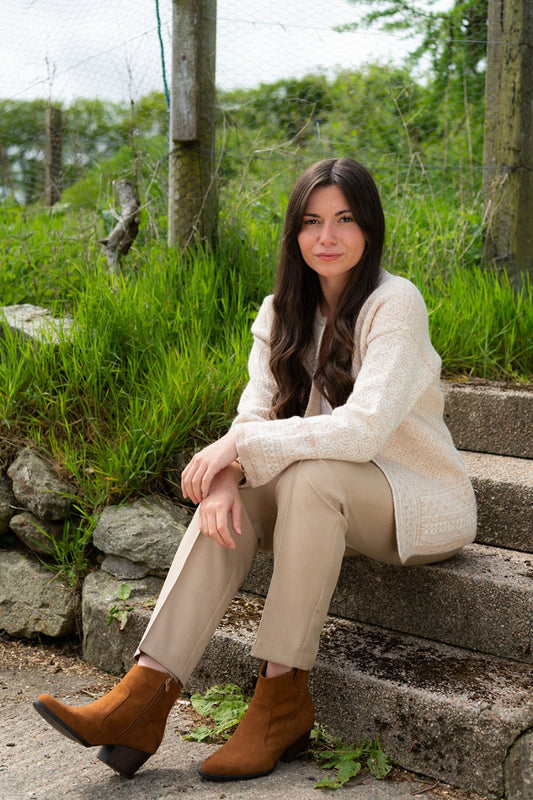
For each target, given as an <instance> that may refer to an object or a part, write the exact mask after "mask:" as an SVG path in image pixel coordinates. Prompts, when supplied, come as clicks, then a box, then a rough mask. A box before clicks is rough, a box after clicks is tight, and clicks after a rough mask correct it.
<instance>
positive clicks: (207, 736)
mask: <svg viewBox="0 0 533 800" xmlns="http://www.w3.org/2000/svg"><path fill="white" fill-rule="evenodd" d="M191 703H192V706H193V708H194V710H195V711H196V713H197V714H199V715H200V716H202V717H210V718H211V720H212V724H211V725H201V726H199V727H198V728H195V729H194V730H193V731H192V732H191V733H190V734H188V735H187V736H186V737H185V738H186V739H190V740H191V741H193V742H209V741H212V740H213V739H216V737H218V736H222V737H223V738H225V739H229V737H230V731H231V730H232V729H233V728H234V727H236V726H237V725H238V724H239V722H240V721H241V719H242V718H243V717H244V714H245V712H246V709H247V708H248V701H247V700H245V699H244V697H243V694H242V690H241V689H240V687H239V686H236V685H235V684H234V683H227V684H226V685H225V686H220V685H217V686H213V687H212V688H211V689H208V690H207V692H206V693H205V694H204V695H202V694H201V693H200V692H196V693H195V694H193V695H192V697H191Z"/></svg>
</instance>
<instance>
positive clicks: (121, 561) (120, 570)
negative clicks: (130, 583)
mask: <svg viewBox="0 0 533 800" xmlns="http://www.w3.org/2000/svg"><path fill="white" fill-rule="evenodd" d="M101 568H102V569H103V570H104V572H108V573H109V574H110V575H112V576H113V577H114V578H120V579H121V580H140V578H145V577H146V576H147V575H149V574H150V570H149V569H148V567H146V566H144V565H143V564H135V563H134V562H133V561H130V559H129V558H121V557H120V556H105V558H104V559H103V561H102V564H101Z"/></svg>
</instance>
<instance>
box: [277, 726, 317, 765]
mask: <svg viewBox="0 0 533 800" xmlns="http://www.w3.org/2000/svg"><path fill="white" fill-rule="evenodd" d="M310 739H311V731H307V732H306V733H304V734H303V735H302V736H300V738H299V739H296V741H295V742H294V743H293V744H291V746H290V747H287V749H286V750H285V751H284V752H283V753H282V754H281V761H285V762H286V763H289V762H291V761H294V760H295V759H296V758H298V756H300V755H301V754H302V753H304V752H305V751H306V750H308V749H309V741H310Z"/></svg>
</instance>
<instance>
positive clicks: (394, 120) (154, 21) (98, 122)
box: [0, 0, 480, 208]
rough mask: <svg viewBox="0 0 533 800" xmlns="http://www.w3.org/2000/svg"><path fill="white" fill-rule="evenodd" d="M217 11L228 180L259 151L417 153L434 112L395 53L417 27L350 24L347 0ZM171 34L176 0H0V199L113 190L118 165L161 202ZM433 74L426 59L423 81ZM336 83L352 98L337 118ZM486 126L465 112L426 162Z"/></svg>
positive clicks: (385, 161) (355, 11)
mask: <svg viewBox="0 0 533 800" xmlns="http://www.w3.org/2000/svg"><path fill="white" fill-rule="evenodd" d="M441 5H442V6H446V5H447V6H448V7H450V6H451V5H452V0H449V2H447V3H446V0H442V2H441ZM216 15H217V20H216V25H217V34H216V35H217V39H216V41H217V46H216V50H217V67H216V83H217V88H218V100H217V103H218V112H217V114H218V116H217V158H218V168H219V173H220V175H221V179H222V185H224V184H225V183H227V182H228V181H230V180H231V179H232V178H235V176H236V174H237V173H238V172H239V171H240V170H242V169H243V168H246V170H247V171H248V172H251V173H253V169H252V168H251V167H252V162H257V163H259V164H260V163H261V162H262V161H263V162H264V161H265V160H268V161H274V162H275V164H276V166H277V168H279V169H283V166H284V164H285V165H286V168H287V169H288V170H291V169H292V168H293V167H294V168H299V166H300V161H301V160H302V158H304V156H303V152H304V150H303V148H305V158H306V159H307V161H309V159H310V158H311V157H314V156H316V157H318V158H320V157H324V156H327V155H330V154H338V153H339V152H343V153H348V152H349V153H350V154H351V153H356V154H361V153H362V154H363V156H364V155H365V153H366V152H367V151H368V152H371V153H372V160H373V161H374V162H375V161H376V160H378V161H381V162H382V166H383V165H388V166H387V169H390V170H391V171H394V170H395V169H397V168H398V163H399V160H400V161H401V162H402V163H403V164H404V166H405V168H409V166H410V165H411V167H412V163H413V159H414V156H413V154H414V152H415V150H416V146H417V137H419V138H421V137H422V138H423V137H424V135H425V132H426V131H427V129H428V126H431V124H432V122H431V121H428V120H426V121H425V120H424V119H423V116H424V112H423V110H422V109H421V108H417V98H418V93H419V87H418V85H416V84H413V79H412V73H410V72H409V71H407V70H402V68H401V66H400V62H401V60H402V58H403V57H405V56H406V54H407V53H408V52H409V51H410V50H412V48H413V41H412V40H411V39H408V40H406V39H405V37H404V36H403V35H402V34H401V33H399V32H395V33H383V32H380V31H378V30H373V29H365V28H359V29H355V30H342V28H343V26H347V25H349V24H350V23H351V22H354V21H356V20H357V19H358V17H359V16H360V6H359V5H358V4H353V3H350V2H349V0H316V1H313V2H308V0H292V1H291V2H290V3H287V2H284V0H239V1H237V0H218V3H217V11H216ZM171 35H172V0H113V1H112V2H109V0H90V2H89V0H79V2H77V3H72V2H71V0H54V2H50V0H3V2H2V28H1V31H0V204H2V205H3V206H4V207H8V206H9V205H12V204H30V203H35V202H43V201H44V202H47V203H48V204H52V203H55V202H57V201H58V200H59V199H61V198H64V197H65V196H66V197H68V202H69V203H79V204H81V205H83V204H84V203H89V202H91V203H94V202H100V203H103V202H104V199H105V200H106V201H107V199H108V196H109V192H110V186H111V179H112V177H115V178H116V177H134V178H136V179H137V181H140V182H141V185H140V187H139V188H140V191H141V194H144V195H145V196H144V197H143V202H152V203H156V204H157V202H158V201H159V200H161V202H162V205H161V208H162V207H163V201H164V195H165V193H166V188H165V181H166V178H167V174H166V171H167V170H168V163H167V162H168V154H169V149H168V108H169V83H170V63H171V44H172V43H171ZM426 66H427V65H426ZM361 71H366V75H367V78H366V80H365V81H361V80H360V78H359V77H358V76H359V75H360V73H361ZM423 73H424V62H422V65H421V66H420V67H419V71H418V81H420V83H423V81H424V74H423ZM369 76H370V77H369ZM333 84H335V85H334V87H333ZM332 87H333V88H332ZM333 93H334V94H335V96H336V97H338V96H344V99H345V102H344V103H343V106H342V108H339V107H338V106H335V119H332V94H333ZM369 93H370V94H371V96H370V94H369ZM381 96H382V99H383V114H382V118H381V119H375V120H374V121H373V124H372V127H371V128H370V127H369V121H368V119H367V118H366V117H367V111H366V110H367V108H368V103H369V101H370V99H371V100H372V103H373V104H374V107H376V105H375V104H376V102H377V103H378V106H379V102H380V97H381ZM468 101H469V98H468V97H466V100H465V102H466V106H467V105H468ZM466 116H467V117H468V113H466ZM476 124H477V125H478V128H479V124H480V123H479V120H477V121H476V120H472V121H470V122H469V125H470V128H468V126H467V130H466V134H465V135H466V137H467V139H466V141H467V144H466V145H465V148H466V150H465V152H466V156H465V154H464V152H463V153H462V154H461V155H460V156H456V155H454V153H453V152H451V151H450V152H448V155H447V156H446V159H447V160H446V162H445V163H444V162H443V161H442V159H441V161H440V162H439V163H436V164H427V165H426V167H427V168H435V169H440V170H442V169H450V168H453V169H458V170H463V169H464V167H465V163H464V162H465V158H466V160H468V161H469V167H470V168H474V169H475V168H477V167H479V163H478V160H479V159H478V155H479V153H477V154H476V152H475V147H474V146H472V141H473V140H475V138H476V130H475V126H476ZM424 126H426V127H424ZM399 130H403V133H402V134H401V135H400V136H399V134H398V131H399ZM404 134H405V136H404ZM468 137H470V139H469V140H468ZM478 138H479V137H478ZM399 139H403V141H402V142H400V141H399ZM468 141H470V145H469V143H468ZM469 147H470V151H469V152H468V148H469ZM47 148H48V151H49V152H48V153H47ZM50 149H51V150H52V152H50ZM444 149H445V148H444ZM54 159H55V160H54ZM106 164H107V165H108V167H109V168H108V169H107V168H106V167H104V166H103V165H106ZM294 165H296V167H295V166H294ZM47 169H48V170H49V174H48V176H47V174H46V170H47ZM50 170H51V171H52V172H51V174H50ZM258 174H259V170H258ZM80 179H84V180H86V183H85V185H84V187H83V189H79V190H78V191H76V189H75V188H72V187H75V186H76V185H78V186H79V181H80ZM69 187H70V189H71V191H70V194H68V191H69ZM65 193H67V194H65ZM148 194H150V197H151V200H150V201H148V200H147V197H148ZM95 198H96V200H95ZM154 198H155V199H154Z"/></svg>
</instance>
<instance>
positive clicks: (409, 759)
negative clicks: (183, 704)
mask: <svg viewBox="0 0 533 800" xmlns="http://www.w3.org/2000/svg"><path fill="white" fill-rule="evenodd" d="M261 605H262V604H261V602H260V601H258V600H253V599H251V598H247V599H246V601H245V606H244V609H243V607H242V605H241V604H239V603H238V602H237V603H235V604H234V605H233V606H232V608H231V609H230V612H229V613H228V615H227V616H226V617H225V619H224V621H223V623H222V625H221V626H220V628H219V629H218V631H217V633H216V634H215V637H214V638H213V640H212V642H211V644H210V645H209V647H208V650H207V652H206V654H205V656H204V658H203V659H202V661H201V663H200V665H199V666H198V668H197V670H196V671H195V673H194V674H193V676H192V679H191V682H190V686H189V688H190V690H191V691H193V690H196V689H201V690H204V689H205V688H207V687H208V686H212V685H213V684H215V683H225V682H227V681H233V682H235V683H238V684H239V685H241V686H243V687H245V688H246V689H247V690H251V687H252V686H253V682H254V678H255V675H256V672H257V669H258V662H257V660H254V659H251V658H250V655H249V651H250V647H251V644H252V642H253V637H254V635H255V630H256V623H257V619H258V618H259V615H260V613H261ZM311 683H312V691H313V697H314V700H315V704H316V707H317V718H318V720H319V721H320V722H321V723H322V724H324V725H326V726H327V727H328V728H329V729H330V730H331V731H333V732H335V733H337V734H339V735H341V736H342V737H343V738H344V740H345V741H347V742H355V741H360V740H361V739H363V738H365V737H373V736H375V735H376V733H379V735H380V739H381V742H382V745H383V748H384V750H385V751H386V752H387V753H388V754H389V756H390V757H391V758H392V759H393V760H394V762H395V763H397V764H399V765H401V766H403V767H406V768H407V769H411V770H414V771H416V772H420V773H422V774H425V775H430V776H432V777H433V778H435V779H438V780H442V781H446V782H448V783H451V784H453V785H456V786H460V787H463V788H465V789H469V790H470V791H475V792H479V793H480V794H482V795H485V796H490V797H501V795H502V794H503V791H504V788H505V787H504V774H503V769H504V762H505V758H506V755H507V752H508V751H509V750H510V748H511V747H512V745H513V743H514V742H515V741H516V740H517V739H518V737H519V736H520V735H521V734H522V733H523V732H524V731H527V730H528V729H529V728H530V727H531V725H532V724H533V675H532V673H531V668H530V667H529V666H527V665H525V664H519V663H516V662H512V661H504V660H502V659H496V658H491V657H488V656H481V655H477V654H474V653H471V652H468V651H465V650H460V649H458V648H452V647H449V646H447V645H442V644H438V643H435V642H430V641H427V640H420V639H416V638H415V637H412V636H407V635H402V634H393V633H390V632H386V631H381V630H379V629H377V628H373V627H371V626H368V625H361V624H359V623H354V622H349V621H346V620H339V619H330V620H328V622H327V624H326V627H325V630H324V634H323V636H322V642H321V647H320V652H319V658H318V661H317V664H316V666H315V668H314V669H313V671H312V674H311ZM515 779H516V780H520V777H519V776H518V777H517V775H516V772H515Z"/></svg>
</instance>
